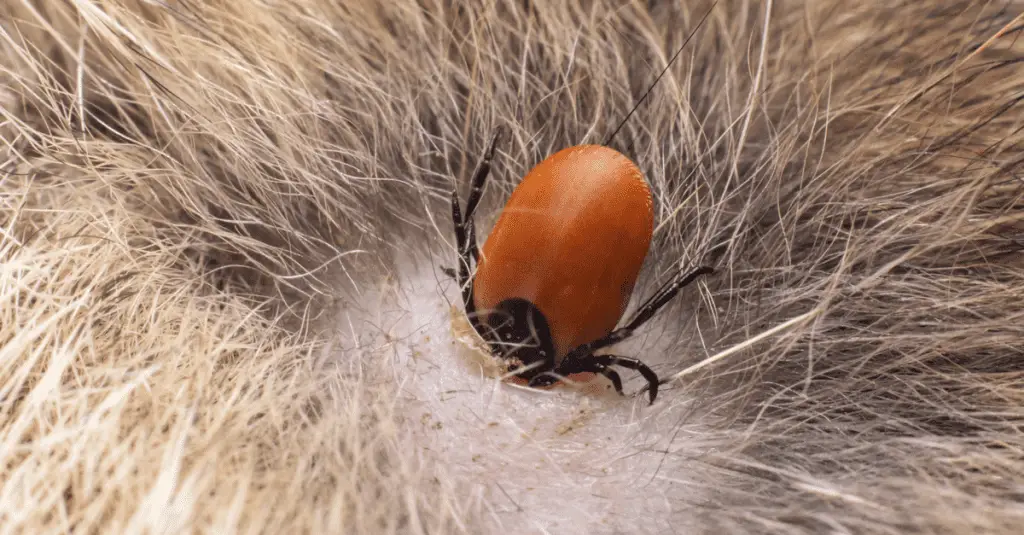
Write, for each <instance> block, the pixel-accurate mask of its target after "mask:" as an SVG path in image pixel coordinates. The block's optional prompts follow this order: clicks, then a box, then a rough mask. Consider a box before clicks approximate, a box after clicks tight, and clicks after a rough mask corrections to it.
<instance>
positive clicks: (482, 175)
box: [465, 129, 501, 263]
mask: <svg viewBox="0 0 1024 535" xmlns="http://www.w3.org/2000/svg"><path fill="white" fill-rule="evenodd" d="M500 136H501V130H500V129H497V130H495V132H494V136H493V137H491V144H490V145H488V146H487V152H485V153H484V157H483V159H482V160H480V164H479V165H478V166H477V168H476V171H474V172H473V179H472V180H471V181H470V189H469V198H468V199H466V219H465V222H466V223H467V226H468V227H469V228H470V230H471V231H470V232H469V236H468V237H469V243H468V244H467V247H468V250H469V253H470V254H471V255H473V262H477V263H479V262H480V252H479V250H478V249H477V246H476V231H475V230H473V226H474V224H473V223H474V222H473V215H474V213H476V207H477V205H478V204H480V198H481V197H482V196H483V193H484V186H485V185H486V183H487V178H488V176H490V173H491V162H493V161H494V150H495V149H496V148H497V146H498V138H499V137H500Z"/></svg>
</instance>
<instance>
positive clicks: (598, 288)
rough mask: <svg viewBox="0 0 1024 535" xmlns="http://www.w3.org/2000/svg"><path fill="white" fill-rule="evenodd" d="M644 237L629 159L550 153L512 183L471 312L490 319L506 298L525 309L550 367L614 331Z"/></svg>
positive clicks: (642, 187) (593, 148)
mask: <svg viewBox="0 0 1024 535" xmlns="http://www.w3.org/2000/svg"><path fill="white" fill-rule="evenodd" d="M653 228H654V212H653V210H652V208H651V190H650V188H648V187H647V182H646V181H644V178H643V176H642V175H641V173H640V170H639V169H638V168H637V167H636V165H635V164H634V163H633V162H632V161H630V159H629V158H627V157H626V156H624V155H623V154H621V153H619V152H618V151H615V150H613V149H610V148H608V147H602V146H600V145H582V146H577V147H570V148H567V149H563V150H561V151H559V152H556V153H555V154H553V155H551V157H549V158H548V159H546V160H544V161H542V162H541V163H540V164H539V165H537V167H535V168H533V170H532V171H530V172H529V174H527V175H526V177H525V178H523V180H522V182H520V183H519V186H517V187H516V189H515V191H514V192H513V193H512V196H511V197H509V199H508V204H506V205H505V210H504V211H503V212H502V213H501V216H500V218H499V219H498V222H497V224H495V226H494V229H493V230H492V231H491V234H490V236H488V238H487V241H486V242H485V243H484V246H483V248H482V250H481V254H480V264H479V265H478V267H477V271H476V278H475V279H474V281H473V298H474V299H473V300H474V304H475V305H476V309H477V310H479V311H486V310H495V309H497V308H498V306H499V305H500V304H501V302H502V301H503V300H505V299H507V298H509V297H519V298H522V299H526V300H527V301H530V302H531V303H533V305H534V306H536V307H537V308H538V309H540V311H541V312H542V313H543V314H544V317H545V318H546V319H547V322H548V327H549V328H550V329H551V335H552V338H553V341H554V346H555V362H556V364H557V363H558V362H559V361H560V360H561V359H562V358H563V357H565V355H566V354H567V353H568V352H569V350H571V349H573V348H574V347H576V346H578V345H580V344H584V343H587V342H591V341H593V340H597V339H598V338H600V337H602V336H604V335H606V334H608V333H610V332H611V331H612V329H614V328H615V325H616V324H617V323H618V322H619V318H621V317H622V313H623V312H624V311H625V309H626V305H627V304H628V303H629V298H630V295H631V294H632V293H633V285H634V284H636V279H637V275H638V274H639V272H640V267H641V266H642V265H643V262H644V257H645V256H646V255H647V249H648V247H649V246H650V243H651V232H652V230H653Z"/></svg>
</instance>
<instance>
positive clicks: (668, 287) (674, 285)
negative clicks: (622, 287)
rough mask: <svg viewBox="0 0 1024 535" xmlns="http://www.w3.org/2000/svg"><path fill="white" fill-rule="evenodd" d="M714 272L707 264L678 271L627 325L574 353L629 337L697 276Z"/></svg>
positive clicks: (585, 352)
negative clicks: (685, 270)
mask: <svg viewBox="0 0 1024 535" xmlns="http://www.w3.org/2000/svg"><path fill="white" fill-rule="evenodd" d="M714 272H715V270H714V269H713V268H710V267H706V266H704V267H699V268H697V269H695V270H693V271H691V272H689V273H687V274H685V275H684V274H683V272H682V271H680V272H678V273H677V274H676V275H675V276H674V277H672V279H671V280H669V281H668V282H667V283H666V284H665V285H663V286H662V287H661V288H659V289H658V291H657V292H655V293H654V295H652V296H651V297H650V299H648V300H647V301H646V302H645V303H644V304H643V305H641V306H640V310H639V311H638V312H637V313H636V316H634V317H633V319H632V320H631V321H630V322H629V323H627V324H626V326H625V327H620V328H618V329H615V330H614V331H612V332H611V333H609V334H607V335H605V336H604V337H603V338H599V339H597V340H594V341H593V342H590V343H589V344H584V345H582V346H580V347H578V348H576V349H574V350H573V353H576V352H579V353H582V354H587V353H591V352H593V351H597V350H598V349H601V348H604V347H608V346H610V345H613V344H617V343H619V342H621V341H623V340H625V339H626V338H629V337H630V336H631V335H632V334H633V331H635V330H637V329H639V328H640V327H641V326H643V324H644V323H647V321H648V320H650V319H651V318H652V317H653V316H654V314H655V313H656V312H658V310H660V309H661V307H663V306H665V305H666V304H667V303H668V302H669V301H671V300H672V298H673V297H675V296H676V294H678V293H679V290H682V289H683V287H685V286H686V285H688V284H690V283H691V282H693V281H694V280H695V279H696V278H697V277H699V276H701V275H710V274H712V273H714Z"/></svg>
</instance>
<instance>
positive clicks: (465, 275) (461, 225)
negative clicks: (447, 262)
mask: <svg viewBox="0 0 1024 535" xmlns="http://www.w3.org/2000/svg"><path fill="white" fill-rule="evenodd" d="M452 221H453V222H454V223H455V248H456V249H457V250H458V253H459V271H458V277H457V278H456V282H458V283H459V288H460V289H462V304H463V306H465V308H466V315H468V316H469V317H470V321H471V322H473V323H474V327H475V326H476V325H475V321H474V320H473V319H472V318H474V317H475V315H474V314H473V313H474V312H475V311H476V307H474V306H473V286H472V284H471V283H470V281H469V260H470V259H469V243H468V241H467V240H466V230H472V227H470V228H469V229H467V228H466V224H465V222H464V221H463V219H462V211H461V210H460V209H459V192H457V191H455V190H452Z"/></svg>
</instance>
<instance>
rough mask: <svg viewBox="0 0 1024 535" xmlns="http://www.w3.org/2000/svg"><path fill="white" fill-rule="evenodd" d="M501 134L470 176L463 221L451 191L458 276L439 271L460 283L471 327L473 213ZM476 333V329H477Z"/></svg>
mask: <svg viewBox="0 0 1024 535" xmlns="http://www.w3.org/2000/svg"><path fill="white" fill-rule="evenodd" d="M500 134H501V131H500V130H498V131H496V132H495V133H494V137H492V138H491V144H490V145H489V146H488V147H487V152H485V153H484V157H483V159H481V160H480V164H479V165H477V168H476V171H474V172H473V179H472V181H471V182H470V191H469V199H467V200H466V215H465V217H463V215H462V210H461V209H460V208H459V191H458V189H454V190H452V223H453V224H454V225H455V247H456V249H457V250H458V254H459V269H458V272H457V273H456V271H455V270H454V269H451V268H446V267H442V268H441V269H442V271H444V273H445V274H446V275H448V276H449V277H452V278H454V279H455V280H456V282H458V283H459V287H460V288H461V289H462V302H463V305H464V306H465V308H466V315H467V316H468V317H469V319H470V322H471V323H472V324H473V327H474V328H476V327H479V325H478V323H477V320H476V314H474V312H476V307H475V306H474V305H473V285H472V283H471V282H470V280H469V271H470V268H471V266H470V261H471V260H472V262H473V263H476V262H478V261H479V258H480V253H479V251H478V250H477V245H476V228H475V227H474V225H473V212H475V211H476V207H477V205H478V204H480V197H481V196H482V194H483V191H484V185H485V183H486V182H487V176H488V175H489V174H490V172H491V161H492V160H493V159H494V150H495V148H496V147H497V145H498V136H499V135H500ZM477 330H478V331H479V329H477Z"/></svg>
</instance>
